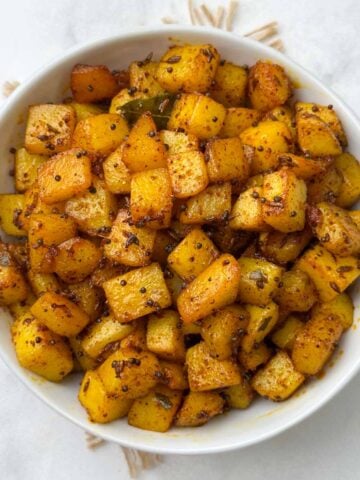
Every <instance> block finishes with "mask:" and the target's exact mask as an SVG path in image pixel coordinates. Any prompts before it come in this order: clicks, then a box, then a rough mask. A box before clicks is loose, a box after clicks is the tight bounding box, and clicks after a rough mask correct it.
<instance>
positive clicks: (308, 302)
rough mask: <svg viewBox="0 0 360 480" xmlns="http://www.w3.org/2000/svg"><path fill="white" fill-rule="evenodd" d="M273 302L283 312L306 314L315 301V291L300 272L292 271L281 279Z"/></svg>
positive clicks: (308, 278)
mask: <svg viewBox="0 0 360 480" xmlns="http://www.w3.org/2000/svg"><path fill="white" fill-rule="evenodd" d="M281 283H282V285H281V287H280V288H279V289H278V291H277V292H276V295H275V301H276V302H277V303H278V304H279V306H280V308H282V309H283V310H288V311H291V312H307V311H308V310H310V308H311V307H312V306H313V305H314V303H315V302H316V301H317V291H316V288H315V285H314V283H313V282H312V280H311V278H310V277H309V276H308V275H307V274H306V273H305V272H303V271H302V270H299V269H292V270H290V271H288V272H285V273H284V275H283V276H282V278H281Z"/></svg>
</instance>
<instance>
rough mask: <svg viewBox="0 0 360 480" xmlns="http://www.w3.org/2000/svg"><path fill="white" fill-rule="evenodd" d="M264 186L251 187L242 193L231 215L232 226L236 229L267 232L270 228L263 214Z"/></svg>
mask: <svg viewBox="0 0 360 480" xmlns="http://www.w3.org/2000/svg"><path fill="white" fill-rule="evenodd" d="M261 198H262V187H251V188H249V189H247V190H245V191H244V192H242V193H240V195H239V198H238V199H237V200H236V202H235V203H234V205H233V208H232V211H231V215H230V223H229V225H230V227H231V228H232V229H234V230H247V231H249V232H266V231H267V230H269V229H270V227H269V225H268V224H267V223H265V221H264V219H263V214H262V203H261Z"/></svg>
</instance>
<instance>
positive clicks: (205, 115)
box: [168, 93, 226, 139]
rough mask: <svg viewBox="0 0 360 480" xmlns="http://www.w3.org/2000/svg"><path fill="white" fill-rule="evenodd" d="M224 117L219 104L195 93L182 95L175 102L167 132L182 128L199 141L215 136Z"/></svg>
mask: <svg viewBox="0 0 360 480" xmlns="http://www.w3.org/2000/svg"><path fill="white" fill-rule="evenodd" d="M225 115H226V109H225V107H224V106H223V105H221V104H220V103H217V102H215V100H213V99H211V98H210V97H207V96H205V95H199V94H197V93H187V94H186V93H185V94H182V95H181V97H180V98H179V100H176V102H175V105H174V108H173V109H172V112H171V115H170V119H169V122H168V128H169V130H177V129H179V128H183V129H184V130H185V131H186V132H187V133H191V134H193V135H195V136H196V137H198V138H200V139H207V138H211V137H214V136H215V135H217V134H218V133H219V132H220V130H221V128H222V126H223V122H224V119H225Z"/></svg>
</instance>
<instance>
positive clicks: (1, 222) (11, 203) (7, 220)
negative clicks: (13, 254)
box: [0, 193, 26, 237]
mask: <svg viewBox="0 0 360 480" xmlns="http://www.w3.org/2000/svg"><path fill="white" fill-rule="evenodd" d="M24 209H25V197H24V195H22V194H20V193H19V194H18V193H8V194H0V226H1V228H2V230H3V231H4V232H5V233H6V234H7V235H12V236H13V237H23V236H24V235H26V232H25V230H24V225H23V222H22V218H23V216H22V214H23V212H24Z"/></svg>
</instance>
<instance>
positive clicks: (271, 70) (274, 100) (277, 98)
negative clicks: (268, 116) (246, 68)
mask: <svg viewBox="0 0 360 480" xmlns="http://www.w3.org/2000/svg"><path fill="white" fill-rule="evenodd" d="M248 89H249V97H250V101H251V104H252V105H253V107H254V108H256V109H257V110H261V111H262V112H266V111H267V110H271V109H272V108H274V107H277V106H278V105H283V104H284V103H285V102H286V101H287V100H288V98H289V97H290V96H291V93H292V85H291V82H290V79H289V77H288V76H287V75H286V73H285V70H284V69H283V67H281V66H280V65H277V64H276V63H271V62H268V61H267V62H266V61H261V60H259V61H258V62H256V64H255V65H254V66H253V67H251V68H250V72H249V86H248Z"/></svg>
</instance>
